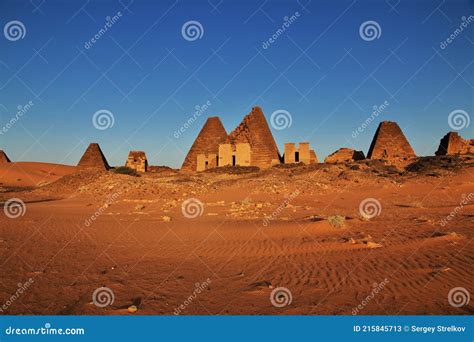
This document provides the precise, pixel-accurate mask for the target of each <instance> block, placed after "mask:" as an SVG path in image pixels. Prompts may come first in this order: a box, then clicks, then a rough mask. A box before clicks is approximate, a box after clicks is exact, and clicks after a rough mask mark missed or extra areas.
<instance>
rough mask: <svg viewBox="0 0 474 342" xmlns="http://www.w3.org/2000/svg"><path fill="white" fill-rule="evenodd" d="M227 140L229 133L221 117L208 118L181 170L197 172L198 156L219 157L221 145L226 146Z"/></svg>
mask: <svg viewBox="0 0 474 342" xmlns="http://www.w3.org/2000/svg"><path fill="white" fill-rule="evenodd" d="M226 139H227V132H226V131H225V128H224V126H223V125H222V122H221V120H220V119H219V117H217V116H214V117H210V118H208V119H207V121H206V123H205V124H204V126H203V127H202V129H201V131H200V132H199V134H198V136H197V138H196V140H194V143H193V145H192V146H191V149H190V150H189V152H188V154H187V155H186V158H185V159H184V162H183V165H182V166H181V170H183V171H196V167H197V156H198V154H206V155H207V154H210V153H214V154H216V155H217V153H218V152H219V144H225V142H226Z"/></svg>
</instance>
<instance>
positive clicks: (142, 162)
mask: <svg viewBox="0 0 474 342" xmlns="http://www.w3.org/2000/svg"><path fill="white" fill-rule="evenodd" d="M125 166H126V167H129V168H131V169H134V170H135V171H138V172H147V170H148V160H147V159H146V155H145V152H143V151H130V153H129V154H128V159H127V162H126V163H125Z"/></svg>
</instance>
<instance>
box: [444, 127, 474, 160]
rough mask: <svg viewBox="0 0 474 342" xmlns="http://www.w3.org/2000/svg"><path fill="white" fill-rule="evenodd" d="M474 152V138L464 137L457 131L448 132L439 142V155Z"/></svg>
mask: <svg viewBox="0 0 474 342" xmlns="http://www.w3.org/2000/svg"><path fill="white" fill-rule="evenodd" d="M469 153H472V154H474V139H470V140H469V139H463V138H462V137H461V136H460V135H459V134H458V133H457V132H449V133H447V134H446V135H445V136H444V137H443V138H442V139H441V141H440V142H439V147H438V150H437V151H436V153H435V154H436V155H437V156H442V155H453V154H469Z"/></svg>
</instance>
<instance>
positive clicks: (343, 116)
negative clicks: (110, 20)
mask: <svg viewBox="0 0 474 342" xmlns="http://www.w3.org/2000/svg"><path fill="white" fill-rule="evenodd" d="M303 6H304V7H303ZM473 9H474V2H473V1H469V0H452V1H446V2H443V1H441V0H440V1H427V0H423V1H421V0H402V1H387V2H385V1H382V0H380V1H375V0H374V1H363V0H358V1H315V0H313V1H308V0H300V1H299V2H296V1H260V0H258V1H250V0H242V1H225V0H224V1H221V2H219V1H217V0H214V1H210V2H208V1H197V0H195V1H184V0H182V1H177V2H175V1H151V0H134V1H132V0H121V1H115V0H114V1H92V0H91V1H86V0H84V1H55V0H46V1H44V2H41V1H33V2H30V1H29V0H28V1H21V0H14V1H13V0H2V1H1V3H0V19H1V20H0V21H1V28H2V31H1V32H0V33H3V28H4V26H5V25H6V24H7V23H9V22H10V21H13V20H18V21H21V23H23V25H24V27H25V29H26V34H25V36H24V37H23V39H19V40H16V41H11V40H8V39H6V36H5V34H3V35H0V128H1V127H4V126H5V125H6V124H7V122H9V121H10V120H11V118H12V117H14V116H15V113H16V108H17V107H18V105H25V104H26V103H28V102H29V101H32V102H33V104H34V105H33V106H32V108H31V109H30V110H29V111H28V112H27V113H25V114H24V115H23V116H22V117H21V118H20V119H19V120H18V121H17V122H16V123H15V124H14V125H13V126H12V127H10V128H9V129H8V130H7V132H6V133H4V134H2V135H0V149H4V150H6V152H7V153H8V154H9V156H10V158H11V159H13V160H15V161H18V160H21V161H32V160H33V161H46V162H57V163H64V164H76V163H77V162H78V160H79V158H80V156H81V154H82V153H83V152H84V150H85V148H86V146H87V144H88V143H89V142H98V143H100V145H101V147H102V149H103V151H104V152H105V154H106V156H107V158H108V159H109V162H110V163H111V164H112V165H121V164H123V163H124V162H125V159H126V157H127V154H128V151H129V150H131V149H138V150H145V152H146V153H147V155H148V158H149V159H150V162H151V164H154V165H170V166H173V167H179V166H180V165H181V163H182V161H183V159H184V156H185V153H187V151H188V149H189V147H190V146H191V144H192V142H193V140H194V139H195V137H196V136H197V134H198V132H199V130H200V129H201V127H202V125H203V124H204V122H205V120H206V117H207V116H216V115H217V116H220V118H221V120H222V122H223V124H224V126H225V128H226V129H227V131H230V130H232V129H233V128H234V127H235V126H236V125H237V124H238V123H239V122H240V121H241V119H242V117H243V116H244V115H245V114H246V113H248V112H249V110H250V109H251V107H252V106H253V105H259V106H261V107H262V108H263V110H264V113H265V114H266V116H267V119H268V120H269V119H270V115H271V113H272V112H274V111H275V110H279V109H284V110H287V111H288V112H289V113H290V114H291V116H292V125H291V126H290V127H288V128H286V129H283V130H274V129H272V131H273V134H274V137H275V139H276V141H277V144H278V146H279V148H280V152H282V150H283V144H284V143H285V142H290V141H291V142H299V141H309V142H311V144H312V147H313V148H314V149H315V150H316V153H317V154H318V156H319V158H320V159H323V158H324V157H325V156H326V155H327V154H329V153H331V152H333V151H334V150H336V149H337V148H339V147H342V146H347V147H354V148H357V149H360V150H363V151H364V152H365V153H366V152H367V150H368V147H369V145H370V141H371V139H372V137H373V134H374V132H375V130H376V128H377V125H378V123H379V122H380V121H382V120H393V121H397V122H398V123H399V124H400V126H401V127H402V129H403V130H404V132H405V134H406V136H407V138H408V139H409V141H410V142H411V144H412V146H413V147H414V149H415V151H416V153H417V154H419V155H427V154H432V153H434V151H435V150H436V148H437V144H438V142H439V139H440V138H441V137H442V136H443V135H444V134H445V133H447V132H448V131H450V130H451V128H450V127H449V125H448V114H449V113H450V112H452V111H453V110H457V109H462V110H464V111H466V112H467V113H468V114H469V115H470V117H471V118H472V120H471V124H470V126H468V127H466V128H464V129H462V130H460V133H461V135H463V136H465V137H471V138H472V137H473V136H474V134H473V133H474V118H473V115H474V114H473V113H474V110H473V109H474V102H473V98H474V97H473V95H474V94H473V86H474V63H473V56H474V45H473V44H474V22H471V23H470V24H468V25H467V27H466V28H464V29H463V31H462V32H461V33H460V34H458V35H457V36H456V37H455V39H454V41H453V42H451V43H450V44H448V45H447V46H446V48H444V49H441V47H440V44H441V42H443V41H445V40H446V39H447V38H448V37H449V36H450V35H451V34H452V33H453V32H454V31H455V30H456V29H457V28H459V26H460V25H461V23H462V17H463V16H465V17H469V16H470V15H474V11H473ZM119 11H120V12H121V14H122V16H121V17H120V18H119V19H118V20H117V21H116V22H115V23H114V24H113V25H112V27H111V28H109V29H108V30H107V32H105V33H104V34H103V35H101V37H100V39H98V40H97V41H96V42H95V43H94V44H92V47H91V48H90V49H86V48H85V46H84V44H85V43H86V42H88V41H90V39H91V38H92V37H94V35H96V34H97V33H98V32H99V31H100V29H101V28H103V27H104V25H105V23H106V17H107V16H113V15H115V14H117V12H119ZM296 12H298V13H299V17H297V18H296V20H294V21H293V23H292V24H291V25H290V26H289V27H288V28H287V29H286V30H285V32H283V33H282V34H280V35H279V36H278V38H277V39H276V40H275V41H274V42H273V43H272V44H270V46H269V47H268V48H267V49H264V48H263V46H262V44H263V43H264V42H266V41H267V40H268V39H269V38H270V37H271V36H272V35H273V34H275V33H276V32H277V30H278V29H279V28H281V27H282V25H283V22H284V17H285V16H288V17H291V16H292V15H294V14H295V13H296ZM190 20H194V21H198V22H199V23H200V24H201V25H202V27H203V35H202V37H201V38H200V39H197V40H194V41H188V40H186V39H184V38H183V36H182V32H181V31H182V26H183V24H184V23H186V22H188V21H190ZM369 20H371V21H375V22H377V23H378V24H379V26H380V28H381V34H380V36H379V37H378V39H374V40H372V41H366V40H364V39H362V38H361V36H360V33H359V28H360V26H361V24H362V23H364V22H366V21H369ZM303 52H304V53H303ZM374 71H375V72H374ZM207 101H210V103H211V105H210V106H209V108H208V109H207V110H206V111H205V113H203V114H202V115H201V116H200V117H199V118H198V119H197V121H196V122H194V123H193V124H192V125H191V127H189V128H188V129H187V130H186V131H185V132H184V133H183V134H182V135H181V136H180V137H179V138H175V137H174V135H173V134H174V132H175V131H176V130H178V129H179V128H180V127H181V126H182V125H183V124H184V122H185V121H187V120H188V119H189V118H190V117H191V116H192V115H193V112H194V111H195V109H194V108H195V106H196V105H203V104H205V103H206V102H207ZM385 101H388V103H389V105H388V106H387V108H385V109H384V111H383V112H382V113H381V114H380V115H379V116H378V117H377V118H376V120H375V121H374V122H373V123H371V124H370V125H369V126H368V127H367V128H366V129H365V130H364V131H363V132H362V133H360V134H359V135H358V136H357V137H356V138H353V137H352V136H351V135H352V132H353V131H354V130H355V129H357V127H358V126H360V125H361V124H362V123H363V122H364V121H365V120H366V118H368V117H369V116H370V114H371V111H372V110H373V109H372V108H373V106H374V105H381V104H383V103H384V102H385ZM100 109H106V110H109V111H110V112H112V113H113V115H114V119H115V122H114V125H113V127H111V128H109V129H106V130H97V129H96V128H94V126H93V124H92V116H93V115H94V113H95V112H97V111H98V110H100Z"/></svg>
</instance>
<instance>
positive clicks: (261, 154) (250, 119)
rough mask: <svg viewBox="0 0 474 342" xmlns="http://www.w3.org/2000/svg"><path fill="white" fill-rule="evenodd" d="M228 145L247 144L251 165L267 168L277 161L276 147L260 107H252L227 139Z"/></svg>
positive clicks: (278, 155)
mask: <svg viewBox="0 0 474 342" xmlns="http://www.w3.org/2000/svg"><path fill="white" fill-rule="evenodd" d="M227 141H228V143H231V144H236V143H249V144H250V148H251V151H252V152H251V165H252V166H258V167H260V168H268V167H270V166H271V165H272V160H279V159H280V154H279V152H278V147H277V145H276V143H275V139H273V135H272V132H271V131H270V127H269V126H268V123H267V120H266V119H265V115H264V114H263V111H262V109H261V108H260V107H253V108H252V111H251V112H250V113H249V114H247V115H246V116H245V117H244V119H243V120H242V122H241V123H240V125H239V126H237V128H235V129H234V130H233V131H232V132H231V133H230V134H229V137H228V139H227Z"/></svg>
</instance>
